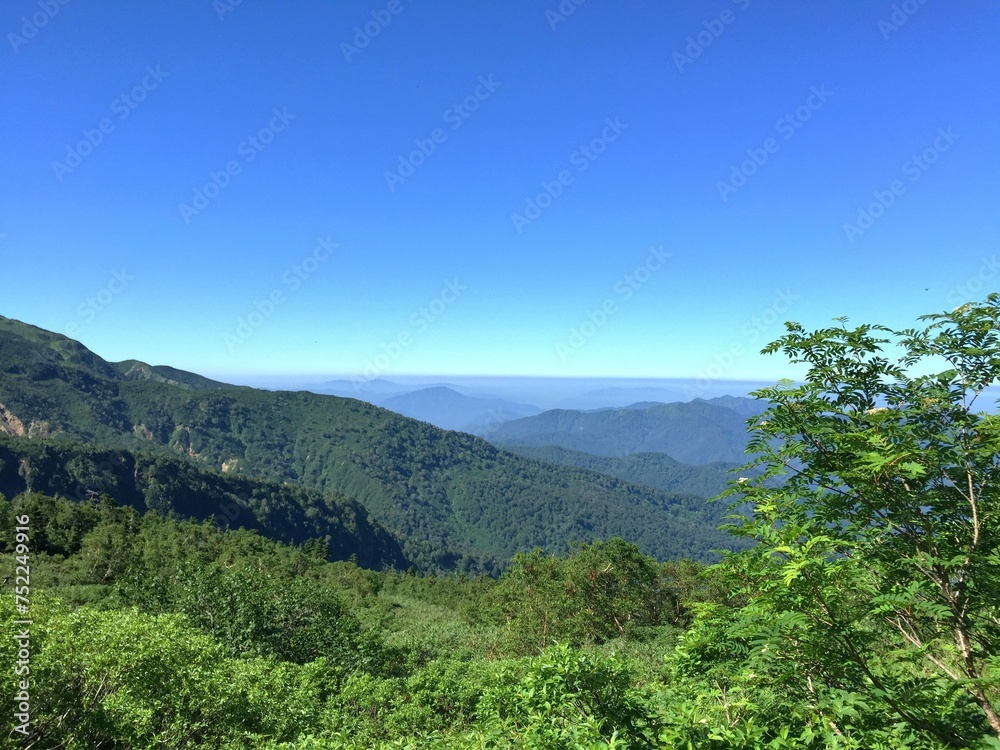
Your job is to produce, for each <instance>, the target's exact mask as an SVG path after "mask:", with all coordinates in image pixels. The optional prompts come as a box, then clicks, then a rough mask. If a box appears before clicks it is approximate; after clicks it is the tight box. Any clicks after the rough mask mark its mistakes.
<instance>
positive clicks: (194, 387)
mask: <svg viewBox="0 0 1000 750" xmlns="http://www.w3.org/2000/svg"><path fill="white" fill-rule="evenodd" d="M396 395H399V394H396ZM439 395H441V394H439ZM444 397H445V398H451V396H449V395H448V394H444ZM668 406H669V405H668ZM658 408H660V407H658V406H653V407H650V409H644V410H632V411H631V413H636V414H644V413H646V412H648V411H650V410H652V409H658ZM699 408H703V409H708V410H710V409H716V410H717V412H718V413H716V412H711V413H712V414H715V416H717V417H719V418H720V419H723V420H724V421H725V420H726V419H728V417H727V416H726V414H725V412H726V411H729V412H730V413H732V414H733V415H734V418H735V419H739V415H736V414H735V412H732V410H727V409H725V408H723V407H714V406H712V405H710V404H703V405H702V407H699ZM618 413H619V412H618V411H611V412H595V413H593V414H582V415H580V416H578V417H576V418H594V417H596V418H600V416H599V415H601V414H618ZM708 413H709V412H706V414H708ZM605 418H607V417H605ZM526 419H527V420H542V422H541V423H540V424H542V426H544V427H545V428H546V429H547V430H548V433H550V434H558V433H559V432H560V430H559V429H556V427H557V426H558V425H559V423H560V421H561V420H562V421H565V419H568V417H557V418H556V419H555V421H554V422H552V420H553V417H552V416H551V415H550V416H546V414H539V415H536V416H530V417H527V418H526ZM524 421H525V420H524V419H522V420H517V421H515V422H511V423H509V424H510V425H517V424H520V423H522V422H524ZM612 421H613V420H612ZM730 421H732V420H729V421H727V422H726V429H725V430H723V431H722V433H724V434H725V435H729V434H730V424H729V422H730ZM549 422H552V424H551V425H550V424H549ZM698 425H699V426H700V428H704V430H705V431H706V432H707V433H711V434H712V435H713V439H714V440H716V442H718V444H719V445H720V446H725V447H726V449H727V450H728V451H729V452H725V451H718V452H719V453H720V454H724V455H723V457H721V458H719V459H718V460H727V459H728V458H729V457H731V456H732V455H733V454H734V452H735V450H736V442H737V441H736V439H735V438H731V437H730V438H726V439H723V437H722V436H721V433H720V434H719V435H716V434H715V433H712V432H711V430H708V427H707V423H701V422H699V423H698ZM505 428H506V426H501V427H500V428H499V429H500V430H503V429H505ZM0 432H2V433H6V434H7V435H8V436H9V437H8V438H7V441H8V442H7V445H8V448H9V449H10V451H11V453H10V455H9V456H8V459H6V460H7V463H11V464H12V463H13V462H17V463H18V466H19V468H18V470H17V474H16V476H17V477H19V479H20V484H19V483H18V480H17V479H15V478H14V476H15V475H14V474H13V473H12V470H11V469H10V468H7V469H6V470H5V473H4V474H3V475H2V476H3V477H4V479H3V482H5V484H4V487H5V488H6V489H4V490H3V491H4V492H11V491H16V490H18V489H19V488H28V487H29V486H31V487H32V488H38V487H47V488H58V487H59V486H61V485H60V483H63V485H65V486H66V487H69V486H72V487H73V492H75V493H77V494H80V493H83V494H88V493H102V492H106V493H107V494H111V495H112V497H115V495H116V494H117V495H118V496H119V497H117V498H116V499H118V500H119V502H126V503H129V504H133V505H135V506H136V507H137V508H139V509H141V510H144V509H156V510H161V511H169V510H177V511H178V512H184V513H189V514H194V515H201V516H209V515H213V513H215V512H216V511H218V510H219V508H217V507H214V506H213V505H212V504H213V503H216V502H217V500H211V498H217V497H219V496H230V497H231V498H235V499H236V500H237V501H238V503H239V504H240V505H241V507H245V508H246V509H247V511H248V512H249V514H250V515H249V516H248V517H247V518H246V519H243V520H239V519H237V520H238V521H239V525H246V526H249V527H251V528H258V529H260V530H261V531H262V533H270V534H278V535H280V534H285V536H286V537H288V538H291V539H295V538H301V537H302V536H303V535H307V536H310V537H318V538H324V537H329V539H334V538H337V534H338V533H341V532H340V531H338V530H337V528H334V527H336V526H337V524H338V523H339V526H340V528H341V530H342V529H343V528H348V527H350V528H351V529H355V530H358V529H360V530H364V529H367V528H370V529H371V532H370V533H371V534H374V535H376V536H378V539H377V540H376V541H373V543H372V545H370V547H371V549H373V550H375V549H377V550H382V551H381V552H378V553H377V554H375V553H372V554H370V555H362V556H361V557H365V559H367V560H369V561H370V563H371V564H373V565H376V564H384V565H393V566H395V565H400V564H403V561H404V560H405V564H408V565H413V566H415V567H417V568H418V569H422V570H428V571H448V570H467V571H490V570H495V569H496V568H497V567H498V566H502V565H503V564H504V562H505V561H506V560H509V559H510V557H511V556H512V555H513V554H514V553H515V552H517V551H518V550H527V549H531V548H533V547H536V546H537V547H540V548H542V549H544V550H546V551H550V552H558V551H563V550H565V549H567V547H568V545H569V544H571V543H572V542H574V541H583V540H590V539H597V538H610V537H612V536H621V537H623V538H625V539H627V540H629V541H633V542H635V543H636V544H638V545H639V546H640V548H641V549H642V550H643V551H644V552H646V553H648V554H652V555H655V556H656V557H658V558H660V559H668V558H677V557H688V558H693V559H700V560H708V559H712V558H713V557H714V553H713V550H718V549H724V548H731V547H732V546H733V545H734V540H733V539H732V538H731V537H729V536H728V535H727V534H726V533H724V532H721V531H719V530H718V529H717V528H716V527H717V525H718V523H719V521H720V519H721V517H722V516H723V515H724V513H725V508H724V507H723V506H722V505H721V504H718V503H716V504H706V503H705V501H704V500H705V495H704V494H693V493H688V492H682V491H674V490H667V489H662V488H657V487H654V486H650V485H648V484H636V483H633V482H631V481H627V480H624V479H622V478H619V477H618V476H612V475H609V474H606V473H599V472H598V471H595V470H592V469H591V468H587V467H582V466H578V465H568V464H567V465H557V464H556V463H551V462H548V461H540V460H534V459H532V458H526V457H524V456H521V455H517V454H515V453H512V452H509V451H506V450H503V449H501V448H498V447H495V446H494V445H492V444H491V443H489V442H486V441H485V440H482V439H480V438H478V437H475V436H473V435H470V434H465V433H459V432H450V431H445V430H442V429H440V428H437V427H433V426H432V425H430V424H427V423H426V422H420V421H416V420H413V419H409V418H406V417H403V416H401V415H399V414H396V413H393V412H391V411H388V410H386V409H382V408H379V407H377V406H374V405H372V404H369V403H365V402H363V401H359V400H357V399H351V398H342V397H337V396H331V395H319V394H315V393H310V392H305V391H298V392H290V391H277V392H272V391H265V390H259V389H254V388H248V387H243V386H229V385H227V384H224V383H221V382H218V381H214V380H210V379H208V378H203V377H201V376H199V375H196V374H193V373H188V372H184V371H180V370H177V369H174V368H170V367H164V366H151V365H147V364H144V363H141V362H137V361H126V362H118V363H112V362H107V361H105V360H104V359H102V358H101V357H99V356H98V355H96V354H95V353H93V352H91V351H90V350H88V349H87V348H86V347H84V346H83V345H82V344H80V343H79V342H76V341H73V340H72V339H69V338H66V337H64V336H61V335H59V334H56V333H52V332H49V331H44V330H42V329H39V328H36V327H34V326H30V325H27V324H25V323H21V322H19V321H15V320H12V319H9V318H4V317H0ZM529 433H530V431H525V430H524V429H523V428H519V429H516V430H515V431H514V432H513V433H512V435H511V437H518V438H521V437H524V436H525V435H528V434H529ZM591 437H592V441H591V442H593V443H594V444H595V445H596V444H598V443H601V441H600V440H597V436H596V435H592V436H591ZM619 437H620V438H624V437H625V433H624V432H622V434H621V435H619ZM681 442H683V440H681ZM25 443H37V445H39V446H42V447H47V448H48V450H50V451H60V450H61V451H68V453H65V454H64V460H62V459H60V460H56V459H52V458H51V455H49V456H48V458H46V455H48V454H45V455H39V454H37V450H36V449H35V448H32V450H27V449H26V448H25V447H24V446H25ZM626 443H627V446H626V447H627V448H628V449H629V450H632V449H633V448H635V449H636V450H640V449H642V447H643V446H644V445H645V444H646V442H644V441H642V440H627V441H626ZM591 447H593V446H591ZM605 448H606V450H605V452H604V455H606V456H607V455H613V453H614V450H613V449H612V448H610V446H609V444H607V443H605ZM93 450H107V451H111V452H112V454H114V455H117V456H118V458H117V459H115V461H117V462H118V463H119V464H121V465H124V466H129V467H132V471H133V474H136V469H135V467H136V466H142V465H145V464H143V463H142V462H144V461H146V462H148V461H154V462H155V460H161V461H166V460H167V459H170V460H172V461H177V460H180V461H181V463H180V464H178V463H172V464H171V463H165V464H162V466H161V468H160V469H159V470H158V472H159V473H158V474H157V475H156V476H155V477H154V479H155V481H145V480H144V479H142V476H144V475H143V472H141V471H140V472H138V474H139V478H137V479H135V480H134V481H133V482H132V484H131V485H129V484H128V483H127V482H125V477H124V475H123V476H118V474H116V473H115V472H114V471H111V472H110V474H111V475H113V477H112V476H110V475H108V472H107V471H105V472H104V476H103V477H102V472H100V471H91V470H89V469H88V466H87V461H86V460H85V458H84V457H83V456H84V455H85V454H86V453H87V452H88V451H93ZM33 451H35V452H33ZM74 451H76V452H77V454H80V455H76V454H73V452H74ZM71 454H73V455H71ZM72 461H76V465H77V469H75V470H74V471H73V472H70V473H71V474H72V476H69V475H66V476H61V475H59V472H60V471H62V472H64V473H65V469H60V468H58V466H59V465H60V462H62V463H64V464H65V465H66V466H67V467H68V466H69V464H70V463H71V462H72ZM189 465H190V466H191V467H193V469H196V470H197V472H199V473H198V474H197V476H196V477H194V478H191V477H189V479H190V481H192V482H194V484H196V485H197V484H198V483H199V482H200V483H201V484H203V485H211V488H210V490H211V491H208V492H206V493H203V495H202V496H200V497H201V498H202V499H201V500H199V499H198V497H199V496H198V495H197V493H193V494H191V497H188V498H187V499H186V500H184V499H183V498H184V494H183V492H182V491H180V490H177V491H174V492H173V494H171V491H167V490H164V489H163V487H164V484H165V479H167V478H169V477H171V476H183V475H185V471H186V467H187V466H189ZM164 467H165V468H164ZM171 467H172V468H171ZM126 473H127V472H126ZM114 477H117V479H114V481H112V479H113V478H114ZM219 478H222V479H226V480H233V481H235V480H239V482H237V483H236V484H232V483H230V484H225V483H223V484H221V485H220V484H218V480H219ZM29 479H30V480H31V483H30V484H29ZM185 481H187V480H185ZM240 482H242V484H241V483H240ZM213 483H215V484H213ZM166 484H169V482H166ZM182 484H183V483H182ZM179 486H180V485H179ZM283 487H291V488H293V489H294V490H295V493H293V494H294V497H290V496H282V494H281V488H283ZM116 488H117V489H116ZM315 493H319V494H318V495H317V494H315ZM320 497H323V498H327V499H326V500H323V501H322V502H321V501H320V500H319V499H318V498H320ZM182 500H183V502H184V503H186V505H183V506H180V505H178V503H181V502H182ZM355 503H356V505H355ZM324 505H325V506H327V507H325V509H324V507H323V506H324ZM195 506H196V507H195ZM206 506H207V507H206ZM182 507H183V510H182V511H181V508H182ZM362 511H363V515H359V514H361V513H362ZM345 514H346V515H350V516H352V517H353V518H354V519H356V520H355V521H351V523H343V522H341V521H338V519H339V518H340V517H341V516H343V515H345ZM357 519H360V520H357ZM383 531H384V533H385V534H386V535H388V537H391V540H393V541H389V540H388V539H387V537H384V536H381V534H382V532H383ZM335 532H336V533H335ZM328 541H329V540H328ZM376 542H377V543H376ZM394 543H398V548H399V551H398V553H397V552H395V551H394V548H393V544H394ZM334 546H335V545H334ZM348 547H350V543H348V542H344V543H342V544H341V548H342V549H345V550H346V549H347V548H348ZM331 554H334V553H331Z"/></svg>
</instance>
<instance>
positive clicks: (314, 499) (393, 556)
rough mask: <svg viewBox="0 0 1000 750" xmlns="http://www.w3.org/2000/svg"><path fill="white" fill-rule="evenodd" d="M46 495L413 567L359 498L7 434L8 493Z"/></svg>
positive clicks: (371, 562)
mask: <svg viewBox="0 0 1000 750" xmlns="http://www.w3.org/2000/svg"><path fill="white" fill-rule="evenodd" d="M22 492H41V493H45V494H47V495H53V496H56V495H58V496H60V497H65V498H70V499H73V500H86V499H97V498H100V497H102V496H108V497H111V498H114V500H115V501H116V502H117V503H118V504H120V505H128V506H131V507H133V508H135V509H136V510H138V511H139V512H140V513H144V512H146V511H148V510H152V511H156V512H157V513H159V514H160V515H169V514H174V515H177V516H180V517H185V518H193V519H197V520H206V519H209V518H214V519H215V523H216V525H217V526H219V527H220V528H234V529H235V528H241V529H250V530H255V531H258V532H260V533H261V534H263V535H264V536H267V537H268V538H270V539H275V540H278V541H282V542H293V543H297V544H302V543H304V542H308V541H313V540H322V541H323V542H325V546H326V553H327V556H328V557H329V558H330V559H332V560H348V559H354V560H356V561H357V563H358V564H359V565H361V566H363V567H366V568H374V569H382V568H389V567H394V568H405V567H406V566H407V565H408V562H407V560H406V558H405V556H404V555H403V552H402V549H401V547H400V544H399V542H398V541H397V540H396V539H394V538H393V537H392V535H391V534H389V533H388V532H387V531H386V530H385V529H383V528H381V527H380V526H379V525H378V524H377V523H374V522H372V520H371V519H370V518H369V516H368V512H367V511H366V510H365V509H364V508H363V507H361V506H360V505H359V504H358V503H357V502H356V501H355V500H352V499H351V498H348V497H345V496H343V495H340V494H339V493H324V492H320V491H319V490H314V489H307V488H304V487H299V486H295V485H288V484H275V483H272V482H262V481H258V480H253V479H247V478H243V477H234V476H224V475H222V474H218V473H215V472H212V471H206V470H204V469H201V468H199V467H198V466H197V465H196V464H194V463H192V462H191V461H187V460H184V459H182V458H180V457H176V456H170V455H162V454H143V453H132V452H130V451H125V450H102V449H96V448H90V447H87V446H84V445H80V444H73V443H66V442H58V441H51V440H24V439H18V438H12V437H9V436H5V435H0V495H6V496H7V497H14V496H16V495H19V494H21V493H22Z"/></svg>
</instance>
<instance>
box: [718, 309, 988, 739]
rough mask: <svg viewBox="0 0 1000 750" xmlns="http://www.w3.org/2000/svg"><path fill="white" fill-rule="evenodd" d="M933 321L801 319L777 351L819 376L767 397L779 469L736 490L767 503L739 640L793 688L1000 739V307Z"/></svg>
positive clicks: (923, 732) (926, 731)
mask: <svg viewBox="0 0 1000 750" xmlns="http://www.w3.org/2000/svg"><path fill="white" fill-rule="evenodd" d="M926 319H927V320H929V321H930V324H929V325H928V326H927V327H926V328H924V329H922V330H914V329H910V330H905V331H899V332H893V331H891V330H889V329H887V328H884V327H880V326H872V325H863V326H860V327H858V328H855V329H851V330H849V329H847V328H846V327H844V326H843V325H842V326H841V327H840V328H830V329H823V330H819V331H815V332H812V333H809V332H806V331H804V330H803V329H802V328H801V327H800V326H798V325H797V324H793V323H789V324H788V333H787V335H786V336H784V337H783V338H782V339H780V340H779V341H777V342H775V343H774V344H772V345H771V346H770V347H768V348H767V349H766V350H765V351H772V352H773V351H778V350H781V351H784V352H785V353H786V354H787V355H788V356H789V357H790V358H791V359H792V361H793V362H801V363H805V364H807V365H808V366H809V371H808V374H807V376H806V379H805V382H804V383H803V384H801V385H798V386H795V385H793V384H790V383H786V384H782V385H780V386H778V387H775V388H768V389H764V390H762V391H760V392H759V393H758V394H757V395H758V396H759V397H761V398H766V399H768V400H769V401H770V404H771V405H770V407H769V409H768V410H767V412H765V413H764V414H763V415H762V417H761V418H760V419H756V420H753V439H752V441H751V444H750V448H751V450H754V451H757V452H759V454H760V457H759V458H758V459H757V460H756V461H755V465H756V466H759V467H762V468H763V469H764V472H763V474H762V475H760V476H757V477H751V478H747V479H741V480H739V481H738V482H734V483H733V485H732V487H731V489H730V490H729V492H730V494H736V495H737V496H738V497H739V498H740V500H741V501H742V500H749V501H750V502H752V503H753V511H754V512H753V515H752V517H750V518H749V519H739V520H738V522H737V523H736V524H735V525H734V531H735V532H736V533H738V534H740V535H742V536H744V537H746V538H749V539H752V540H754V541H755V542H757V544H756V546H755V547H753V548H751V549H750V550H748V551H745V552H742V553H740V554H737V555H733V556H732V557H730V558H729V559H728V560H726V562H725V564H724V569H725V570H726V571H727V573H728V574H729V576H730V581H731V582H732V583H733V585H734V586H738V587H739V588H738V590H739V591H740V592H742V594H743V595H744V596H746V598H747V601H748V604H747V606H746V607H745V608H744V609H743V610H742V611H741V612H740V615H739V617H738V619H737V620H736V622H735V623H734V624H733V625H732V626H731V628H730V630H733V629H735V631H736V632H737V633H739V634H740V636H739V639H738V640H740V641H742V642H745V643H746V644H747V647H748V649H749V651H748V653H758V652H763V653H765V654H766V655H767V657H768V659H769V661H773V662H775V663H780V664H782V665H784V666H783V671H784V674H783V675H782V676H781V680H783V681H784V682H785V683H786V684H799V685H800V686H801V685H809V686H810V690H812V691H813V692H814V693H815V695H816V696H817V698H816V702H817V704H819V701H820V699H821V697H822V696H826V699H827V700H830V696H840V699H841V700H844V699H845V698H844V696H854V698H852V699H851V700H852V701H854V705H860V704H862V703H863V704H864V706H865V707H866V710H865V711H860V713H861V714H867V715H881V716H883V717H884V718H883V719H882V721H884V722H885V723H887V724H896V723H899V724H902V725H904V726H905V727H907V731H910V732H915V733H916V734H917V735H918V736H919V737H921V738H923V740H922V741H930V740H936V741H939V742H946V743H951V744H953V745H956V746H968V745H971V744H973V743H975V742H978V741H979V738H981V737H982V736H983V734H985V733H987V732H991V733H992V734H993V735H998V734H1000V716H998V714H997V710H998V709H997V707H998V705H1000V679H998V678H1000V675H998V672H997V669H996V667H997V666H998V664H997V658H998V648H1000V557H998V555H997V550H998V549H1000V502H998V501H1000V494H998V491H997V486H998V484H997V482H998V480H1000V460H998V453H1000V432H998V429H997V428H998V420H997V418H996V417H995V416H993V415H987V414H983V413H978V412H976V411H975V410H974V409H975V404H976V402H977V400H978V399H979V398H980V396H981V395H982V393H983V389H984V388H986V387H987V386H988V385H990V384H992V383H994V382H996V380H997V377H998V375H1000V297H997V296H996V295H994V296H991V297H990V298H989V299H988V300H987V301H986V302H985V303H983V304H979V305H964V306H962V307H960V308H958V309H956V310H954V311H952V312H951V313H946V314H941V315H932V316H927V318H926ZM889 343H894V344H895V345H896V346H898V347H899V349H900V351H901V352H902V354H901V356H900V357H899V359H898V361H896V362H893V361H891V360H890V359H889V358H888V357H887V356H886V355H885V354H884V353H883V352H884V349H885V347H886V345H887V344H889ZM941 364H944V365H946V366H947V369H945V370H942V371H940V372H932V374H914V373H926V372H928V371H931V370H932V367H933V366H935V365H936V366H940V365H941ZM776 477H783V479H784V481H783V483H782V484H780V485H778V486H776V485H775V483H774V482H773V481H771V480H772V478H776ZM711 632H712V633H717V632H718V631H717V630H714V629H713V630H712V631H711ZM845 716H849V715H845ZM830 721H832V722H834V723H835V724H837V726H840V724H841V723H845V722H847V721H848V719H846V718H845V717H844V716H839V717H836V718H831V719H830ZM841 728H842V730H843V731H844V732H845V734H846V733H847V732H846V727H841Z"/></svg>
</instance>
